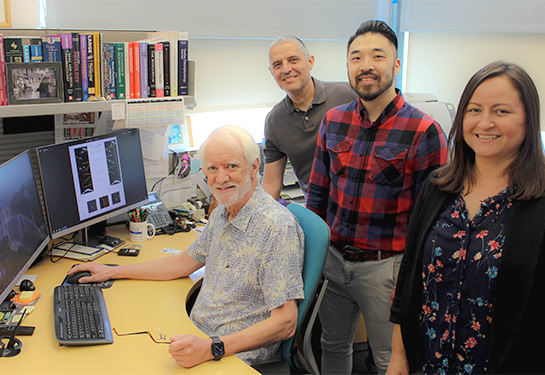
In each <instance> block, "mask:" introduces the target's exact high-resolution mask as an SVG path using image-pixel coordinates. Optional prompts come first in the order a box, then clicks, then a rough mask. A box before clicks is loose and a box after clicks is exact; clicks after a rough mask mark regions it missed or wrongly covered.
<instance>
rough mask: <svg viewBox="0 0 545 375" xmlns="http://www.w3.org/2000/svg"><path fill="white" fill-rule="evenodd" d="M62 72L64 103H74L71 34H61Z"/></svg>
mask: <svg viewBox="0 0 545 375" xmlns="http://www.w3.org/2000/svg"><path fill="white" fill-rule="evenodd" d="M61 50H62V71H63V78H64V101H65V102H74V101H75V98H74V55H73V50H72V34H70V33H64V34H61Z"/></svg>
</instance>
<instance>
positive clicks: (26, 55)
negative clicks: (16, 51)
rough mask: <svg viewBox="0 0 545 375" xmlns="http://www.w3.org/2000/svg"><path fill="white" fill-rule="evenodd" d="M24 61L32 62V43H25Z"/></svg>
mask: <svg viewBox="0 0 545 375" xmlns="http://www.w3.org/2000/svg"><path fill="white" fill-rule="evenodd" d="M23 62H26V63H29V62H30V45H28V44H23Z"/></svg>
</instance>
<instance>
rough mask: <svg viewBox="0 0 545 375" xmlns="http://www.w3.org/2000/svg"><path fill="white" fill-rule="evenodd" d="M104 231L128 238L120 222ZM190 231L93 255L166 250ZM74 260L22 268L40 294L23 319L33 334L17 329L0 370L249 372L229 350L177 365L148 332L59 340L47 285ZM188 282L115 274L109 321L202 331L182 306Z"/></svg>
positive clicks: (125, 260)
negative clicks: (84, 341) (109, 339)
mask: <svg viewBox="0 0 545 375" xmlns="http://www.w3.org/2000/svg"><path fill="white" fill-rule="evenodd" d="M108 234H110V235H114V236H116V237H121V238H123V239H127V237H128V230H127V229H126V228H125V227H124V226H119V227H112V228H108ZM195 238H196V234H195V233H193V232H190V233H179V234H175V235H174V236H168V235H160V236H156V237H155V238H154V239H152V240H148V241H146V242H142V243H140V244H141V245H142V246H143V248H142V250H141V251H140V255H139V256H138V257H121V256H118V255H116V254H107V255H104V256H102V257H101V258H99V259H97V262H100V263H106V264H119V265H125V264H133V263H140V262H144V261H146V260H151V259H155V258H158V257H163V256H169V255H165V254H162V253H161V252H160V251H161V250H162V249H164V248H173V249H179V250H183V249H185V248H186V247H187V246H188V245H189V244H190V243H191V242H192V241H193V240H194V239H195ZM127 243H129V241H127ZM75 263H78V262H77V261H75V260H70V259H62V260H60V261H59V262H58V263H55V264H53V263H51V262H50V261H49V259H44V260H42V261H41V262H40V263H39V264H38V265H36V266H34V267H32V268H31V269H30V270H29V271H28V272H27V274H34V275H38V278H37V279H36V282H35V285H36V291H37V292H39V293H41V295H42V296H41V298H40V300H39V301H38V303H37V304H36V308H35V310H34V311H33V312H32V313H31V314H30V315H29V316H27V317H26V318H25V320H24V322H23V325H31V326H35V327H36V330H35V332H34V334H33V335H32V336H19V339H21V341H22V342H23V347H22V351H21V353H20V354H19V355H17V356H15V357H12V358H0V374H180V373H191V374H256V373H257V372H256V371H255V370H254V369H253V368H251V367H250V366H248V365H247V364H245V363H244V362H243V361H241V360H240V359H238V358H236V357H235V356H230V357H225V358H223V359H222V360H221V361H217V362H216V361H209V362H206V363H203V364H201V365H198V366H195V367H193V368H191V369H184V368H181V367H179V366H178V365H177V364H176V362H174V360H173V359H172V358H171V357H170V354H169V353H168V347H169V346H168V345H165V344H156V343H154V342H153V341H151V339H150V338H149V336H147V335H137V336H124V337H118V336H116V335H115V333H114V343H113V344H111V345H94V346H79V347H78V346H59V345H58V342H57V340H56V339H55V329H54V324H53V288H54V287H55V286H56V285H59V284H60V283H61V282H62V280H63V279H64V277H65V275H66V271H68V269H70V267H71V266H72V265H73V264H75ZM193 287H194V282H193V281H192V280H191V279H189V278H184V279H179V280H173V281H139V280H116V281H115V282H114V284H113V286H112V287H111V288H110V289H104V298H105V300H106V306H107V308H108V315H109V317H110V323H111V325H112V328H116V329H117V330H118V332H137V331H147V330H153V329H154V328H155V327H157V328H160V329H161V331H162V332H163V333H165V334H166V335H176V334H194V335H197V336H201V337H206V335H205V334H203V333H202V332H201V331H200V330H199V329H197V327H195V325H194V324H193V323H192V322H191V321H190V320H189V317H188V315H187V312H186V309H185V303H186V298H187V295H188V293H189V292H190V291H191V290H192V288H193Z"/></svg>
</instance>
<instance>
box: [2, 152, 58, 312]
mask: <svg viewBox="0 0 545 375" xmlns="http://www.w3.org/2000/svg"><path fill="white" fill-rule="evenodd" d="M49 240H50V238H49V235H48V233H47V226H46V224H45V218H44V215H43V211H42V206H41V204H40V196H39V194H38V189H37V187H36V180H35V179H34V171H33V170H32V162H31V160H30V153H29V152H28V151H26V152H24V153H22V154H20V155H18V156H16V157H15V158H13V159H11V160H9V161H8V162H6V163H5V164H3V165H1V166H0V302H3V301H4V299H5V298H6V297H7V295H8V294H9V292H10V291H11V290H12V288H13V287H14V286H15V284H16V283H17V281H19V279H20V278H21V276H23V274H24V273H25V272H26V271H27V270H28V268H29V267H30V266H31V265H32V263H33V262H34V260H35V259H36V258H37V257H38V255H40V253H41V252H42V251H43V250H44V249H45V247H46V246H47V244H48V242H49Z"/></svg>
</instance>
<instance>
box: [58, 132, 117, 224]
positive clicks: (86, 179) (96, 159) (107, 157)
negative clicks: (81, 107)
mask: <svg viewBox="0 0 545 375" xmlns="http://www.w3.org/2000/svg"><path fill="white" fill-rule="evenodd" d="M69 153H70V163H71V166H72V178H73V180H74V186H76V189H75V190H76V197H77V200H76V202H77V204H78V213H79V217H80V220H85V219H88V218H91V217H93V216H97V215H100V214H102V213H105V212H108V211H111V210H113V209H116V208H117V207H122V206H124V205H125V204H126V200H125V190H124V187H123V178H122V170H121V165H120V159H119V150H118V143H117V139H116V137H110V138H105V139H100V140H96V141H91V142H87V143H85V144H78V145H75V146H70V147H69ZM114 196H115V197H114ZM110 197H112V199H110ZM90 202H94V203H90Z"/></svg>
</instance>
